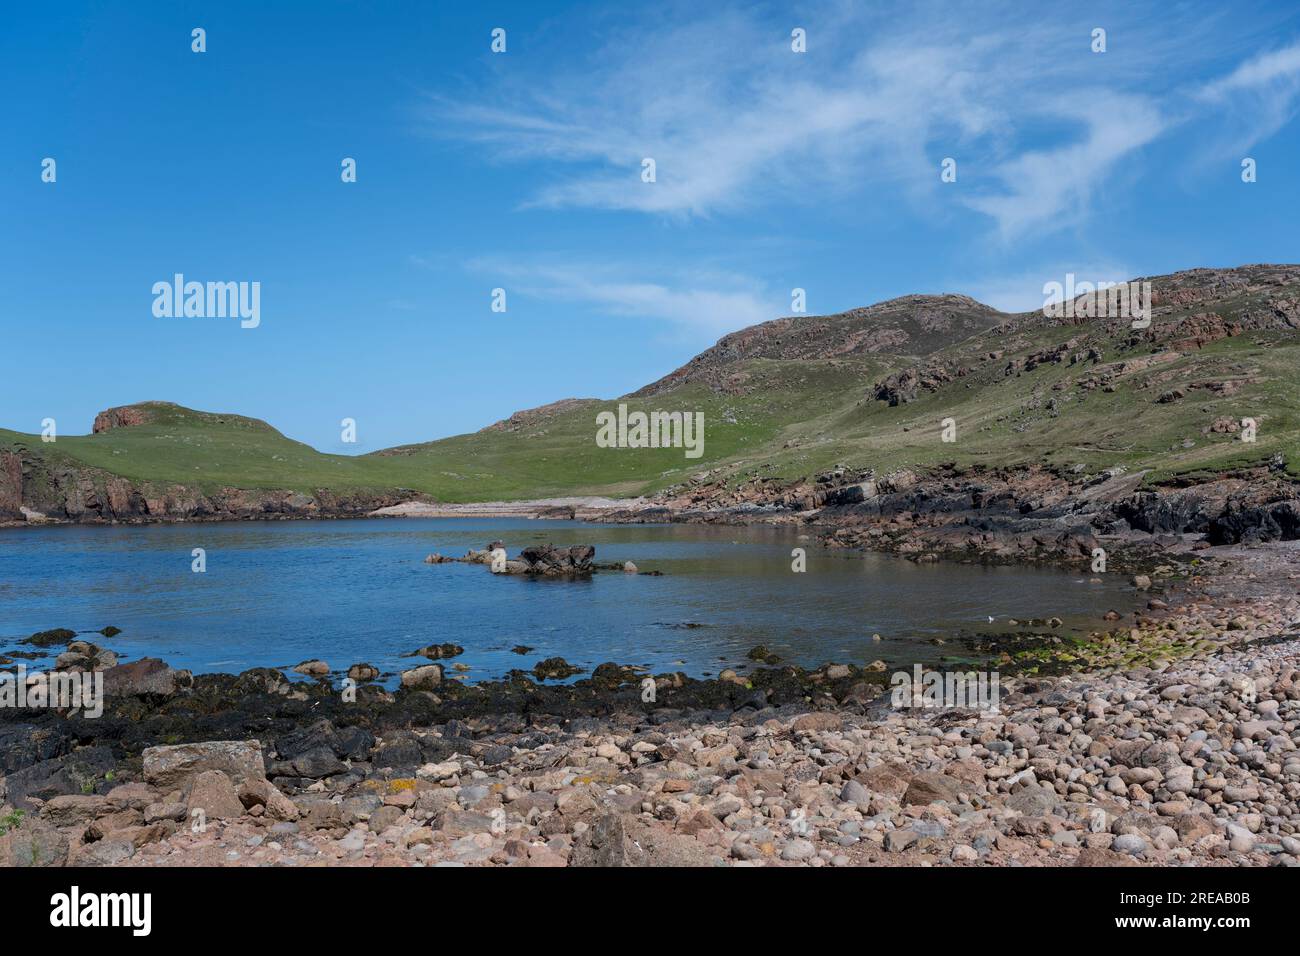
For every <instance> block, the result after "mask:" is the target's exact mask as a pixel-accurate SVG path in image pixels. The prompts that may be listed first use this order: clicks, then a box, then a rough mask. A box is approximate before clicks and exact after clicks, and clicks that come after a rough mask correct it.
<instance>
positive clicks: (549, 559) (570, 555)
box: [519, 544, 596, 575]
mask: <svg viewBox="0 0 1300 956" xmlns="http://www.w3.org/2000/svg"><path fill="white" fill-rule="evenodd" d="M595 556H596V549H595V548H594V547H593V546H592V545H589V544H575V545H574V546H573V547H570V548H557V547H555V546H554V545H552V544H539V545H533V546H532V547H528V548H524V550H523V551H521V552H519V557H520V560H522V561H523V562H524V563H525V564H526V565H527V566H528V567H527V572H526V573H528V574H547V575H561V574H589V573H590V572H591V562H592V559H593V558H594V557H595Z"/></svg>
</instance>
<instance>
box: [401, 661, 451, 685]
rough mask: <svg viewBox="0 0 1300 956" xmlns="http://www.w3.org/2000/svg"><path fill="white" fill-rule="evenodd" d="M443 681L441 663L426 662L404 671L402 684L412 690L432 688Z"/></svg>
mask: <svg viewBox="0 0 1300 956" xmlns="http://www.w3.org/2000/svg"><path fill="white" fill-rule="evenodd" d="M441 683H442V665H441V664H424V665H422V666H420V667H412V668H411V669H410V670H409V671H402V686H403V687H406V688H409V689H411V690H431V689H433V688H435V687H437V686H438V685H440V684H441Z"/></svg>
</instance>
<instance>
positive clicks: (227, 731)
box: [0, 544, 1300, 866]
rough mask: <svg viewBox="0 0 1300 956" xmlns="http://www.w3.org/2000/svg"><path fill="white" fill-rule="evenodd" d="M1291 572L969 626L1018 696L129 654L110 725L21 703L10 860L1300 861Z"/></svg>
mask: <svg viewBox="0 0 1300 956" xmlns="http://www.w3.org/2000/svg"><path fill="white" fill-rule="evenodd" d="M1192 562H1195V563H1192ZM1298 583H1300V549H1298V548H1297V547H1296V546H1295V545H1293V544H1260V545H1256V546H1253V547H1249V548H1243V547H1214V548H1210V549H1208V550H1203V551H1198V552H1196V553H1195V555H1194V557H1191V558H1189V559H1188V561H1187V563H1185V564H1179V562H1177V561H1174V560H1172V559H1171V561H1170V562H1169V563H1168V564H1166V565H1162V566H1160V568H1158V569H1155V570H1153V574H1152V580H1151V581H1149V582H1146V585H1147V586H1149V587H1151V589H1152V596H1151V599H1150V601H1149V602H1148V604H1149V606H1148V608H1147V610H1145V611H1143V612H1140V613H1139V614H1137V615H1135V617H1134V620H1133V621H1132V623H1131V624H1126V623H1123V622H1111V625H1112V626H1110V627H1108V628H1107V629H1105V630H1100V631H1098V632H1097V633H1096V634H1095V635H1093V637H1092V639H1090V640H1088V641H1085V642H1081V643H1077V644H1076V643H1062V642H1060V641H1055V642H1054V641H1053V640H1052V639H1050V638H1049V637H1048V638H1040V639H1037V640H1035V639H1033V638H1032V637H1027V636H1026V635H1023V634H1020V635H1017V634H1007V635H1004V636H1003V637H1002V638H1001V639H998V638H992V639H988V640H986V641H985V642H984V643H983V644H982V645H981V646H978V647H975V646H971V647H970V648H969V650H970V651H972V652H973V653H974V652H979V653H981V654H982V655H983V656H984V657H985V658H986V659H987V660H989V661H990V662H991V663H990V664H989V665H987V666H990V667H995V668H996V669H997V671H998V672H1000V674H1001V675H1002V696H1001V699H1000V701H999V706H998V708H997V709H996V710H987V709H985V710H981V709H973V708H927V707H921V708H902V709H898V708H895V707H894V706H893V703H894V702H893V701H891V699H890V695H889V694H888V693H887V689H886V684H887V683H888V682H889V675H888V674H887V673H885V671H884V669H883V668H877V667H874V666H873V665H867V666H859V665H856V664H827V665H824V666H823V667H820V668H817V669H815V670H811V671H810V670H804V669H802V668H798V667H794V666H791V665H785V664H781V663H775V664H771V665H767V666H760V667H756V668H755V669H754V670H752V672H750V673H748V674H744V675H741V674H737V673H735V672H727V673H724V674H723V675H721V676H720V677H719V678H718V679H715V680H707V681H705V680H694V679H691V678H689V677H686V676H685V675H680V674H663V675H655V676H654V677H653V678H652V681H653V688H654V690H653V694H652V695H651V696H652V697H653V699H650V700H647V699H646V696H647V691H646V679H647V676H648V675H645V674H644V673H642V672H640V671H637V670H635V669H632V668H626V667H621V666H619V665H617V664H613V663H609V664H604V665H601V666H600V667H598V668H596V669H595V671H593V672H592V674H591V675H590V676H587V677H584V678H582V679H580V680H577V681H575V682H574V683H569V684H552V683H546V681H545V679H544V678H546V677H549V676H558V675H555V674H552V673H551V672H549V671H546V670H543V671H542V672H541V673H529V672H524V671H516V672H512V673H511V674H510V675H509V676H508V677H507V679H505V680H502V681H496V682H487V683H482V684H473V685H468V684H461V683H459V682H456V681H452V680H444V679H443V674H442V671H441V667H440V665H424V666H423V667H421V668H415V670H416V671H426V669H428V668H436V669H437V673H436V675H434V674H432V673H427V672H426V673H425V674H424V675H423V679H421V680H411V681H406V680H404V681H403V686H400V687H399V688H398V689H397V690H395V691H388V690H385V689H384V688H382V687H380V686H377V685H375V684H372V683H367V682H366V678H367V677H369V676H371V675H369V674H368V673H367V672H364V671H356V672H355V673H356V674H357V676H358V678H361V679H360V680H359V681H355V682H354V684H353V687H354V693H353V694H352V695H351V699H349V694H347V693H345V690H346V685H343V686H340V684H341V683H342V682H335V681H331V680H330V679H329V677H327V676H324V677H320V676H317V677H313V678H311V679H308V680H299V681H294V682H291V681H290V680H289V679H288V678H287V677H286V676H285V675H284V674H283V673H281V672H279V671H275V670H271V669H257V670H254V671H249V672H245V673H244V674H240V675H190V674H187V673H185V672H180V671H173V670H172V669H170V668H168V667H167V666H166V665H165V664H163V663H162V662H160V661H150V660H143V661H136V662H133V663H131V664H126V665H117V666H110V667H108V669H107V670H106V671H105V672H104V673H105V676H106V680H105V685H106V686H105V692H106V694H107V702H106V704H105V709H104V713H103V715H102V716H101V717H99V718H96V719H88V718H86V717H83V716H78V715H76V714H63V713H58V712H54V711H51V710H48V709H25V710H16V709H12V708H2V709H0V755H2V758H0V759H3V761H4V763H3V766H0V772H3V780H2V781H0V829H3V830H4V831H5V832H4V834H3V835H0V864H4V865H33V864H34V865H58V864H63V863H72V864H86V865H128V866H149V865H192V864H209V865H321V864H327V863H328V864H340V865H434V864H438V865H523V866H564V865H568V866H582V865H639V864H649V865H756V864H775V865H811V866H820V865H836V866H843V865H958V866H964V865H988V864H992V865H998V864H1016V865H1098V864H1102V865H1124V864H1147V865H1168V864H1188V863H1190V864H1197V865H1260V866H1263V865H1296V864H1298V863H1300V842H1297V841H1300V803H1298V799H1297V798H1300V754H1298V753H1297V749H1296V745H1297V743H1300V672H1298V671H1297V668H1296V659H1297V654H1298V653H1300V598H1298V597H1297V591H1300V588H1298V587H1297V584H1298ZM1138 584H1139V586H1140V587H1141V586H1142V585H1143V582H1142V581H1141V580H1139V582H1138ZM99 651H100V649H99V648H95V647H94V645H91V650H89V651H88V650H87V649H86V648H84V647H81V648H77V649H76V656H75V658H69V659H68V661H67V662H66V666H70V667H77V666H101V667H102V666H104V665H106V664H109V663H110V661H109V660H108V659H100V658H99V657H98V653H99ZM64 653H65V654H67V653H70V652H69V651H65V652H64ZM426 656H429V655H426ZM762 656H763V655H762V654H761V653H760V654H758V655H757V657H759V658H761V657H762ZM96 660H98V665H96V664H95V661H96ZM551 663H555V664H563V663H564V662H551ZM357 666H360V665H357ZM349 673H353V671H352V670H351V669H350V670H349ZM408 673H411V672H408ZM195 811H198V816H196V814H195ZM196 821H200V822H201V823H202V826H200V827H196V825H195V824H196Z"/></svg>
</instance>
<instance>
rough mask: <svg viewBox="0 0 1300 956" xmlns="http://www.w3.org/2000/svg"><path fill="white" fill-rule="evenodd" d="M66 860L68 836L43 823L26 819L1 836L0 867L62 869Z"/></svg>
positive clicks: (33, 819)
mask: <svg viewBox="0 0 1300 956" xmlns="http://www.w3.org/2000/svg"><path fill="white" fill-rule="evenodd" d="M67 861H68V838H67V836H65V835H64V834H63V833H61V832H60V831H59V830H57V829H55V828H54V827H53V826H51V825H50V824H48V823H46V822H44V821H42V820H38V819H35V818H33V817H26V818H25V819H23V821H22V822H21V823H20V824H19V825H18V826H16V827H10V828H9V829H8V830H7V831H6V832H5V833H3V834H0V866H3V867H10V866H14V867H27V866H41V867H45V866H63V865H64V864H65V863H66V862H67Z"/></svg>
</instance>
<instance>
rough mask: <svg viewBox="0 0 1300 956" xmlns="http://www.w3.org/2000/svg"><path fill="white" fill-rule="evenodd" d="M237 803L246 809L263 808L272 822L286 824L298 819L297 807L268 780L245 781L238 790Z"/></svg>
mask: <svg viewBox="0 0 1300 956" xmlns="http://www.w3.org/2000/svg"><path fill="white" fill-rule="evenodd" d="M238 796H239V802H240V803H242V804H243V805H244V807H245V808H246V809H249V810H251V809H252V808H253V807H258V806H260V807H264V808H265V809H266V815H267V817H269V818H270V819H272V820H280V821H284V822H288V821H291V820H297V819H298V805H297V804H296V803H294V802H293V801H292V800H290V799H289V798H288V797H286V796H285V795H284V794H283V793H281V792H280V791H279V789H278V788H277V787H276V786H275V784H273V783H271V782H270V781H269V780H246V781H244V783H243V785H242V786H240V788H239V793H238Z"/></svg>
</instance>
